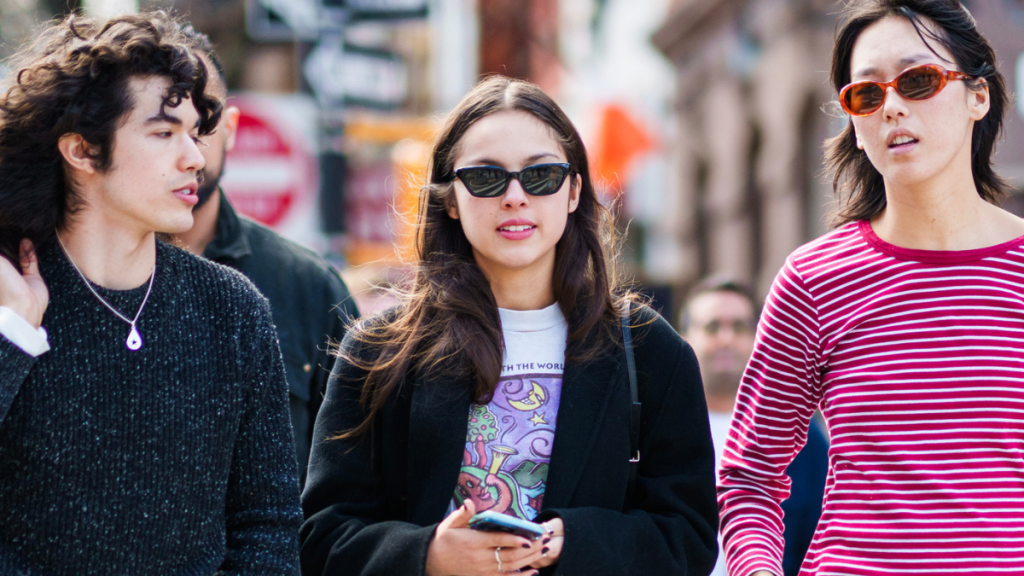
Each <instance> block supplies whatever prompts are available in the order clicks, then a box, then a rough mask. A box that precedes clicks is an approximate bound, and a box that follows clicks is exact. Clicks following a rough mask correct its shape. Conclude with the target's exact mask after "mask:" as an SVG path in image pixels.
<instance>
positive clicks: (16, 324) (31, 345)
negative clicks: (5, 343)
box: [0, 306, 50, 356]
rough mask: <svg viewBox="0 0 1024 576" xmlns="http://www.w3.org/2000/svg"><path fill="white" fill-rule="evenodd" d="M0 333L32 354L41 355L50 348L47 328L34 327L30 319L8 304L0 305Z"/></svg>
mask: <svg viewBox="0 0 1024 576" xmlns="http://www.w3.org/2000/svg"><path fill="white" fill-rule="evenodd" d="M0 335H2V336H3V337H5V338H7V339H8V340H10V341H11V343H12V344H14V345H15V346H17V347H18V348H21V349H22V350H24V351H25V353H26V354H29V355H31V356H41V355H42V354H43V353H44V352H48V351H49V350H50V340H49V338H47V336H46V328H43V327H42V326H40V327H39V328H33V327H32V325H31V324H29V323H28V320H25V319H24V318H22V317H21V316H18V314H17V313H16V312H15V311H14V310H11V309H10V308H8V307H6V306H0Z"/></svg>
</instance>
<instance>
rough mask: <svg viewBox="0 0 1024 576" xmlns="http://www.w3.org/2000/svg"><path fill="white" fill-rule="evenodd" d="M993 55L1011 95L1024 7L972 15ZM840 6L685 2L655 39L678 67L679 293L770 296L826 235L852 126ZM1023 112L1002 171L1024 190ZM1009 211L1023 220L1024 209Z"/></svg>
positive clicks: (1005, 146) (978, 8) (977, 5)
mask: <svg viewBox="0 0 1024 576" xmlns="http://www.w3.org/2000/svg"><path fill="white" fill-rule="evenodd" d="M966 4H967V5H968V7H969V8H970V9H971V11H972V13H973V14H974V16H975V17H976V19H977V20H978V23H979V26H980V27H981V28H982V30H983V32H985V33H986V35H987V36H988V37H989V39H990V40H991V41H992V43H993V45H994V46H995V48H996V50H997V53H998V55H999V58H1000V61H1001V62H1000V64H1001V66H1000V69H1001V71H1002V72H1003V74H1004V75H1006V76H1007V80H1008V84H1009V88H1010V90H1011V91H1014V92H1020V88H1019V87H1018V82H1020V80H1019V79H1018V77H1017V76H1018V74H1016V72H1017V68H1020V69H1021V71H1022V72H1024V68H1021V66H1020V65H1019V64H1018V62H1024V60H1019V58H1020V55H1021V53H1022V52H1024V2H1019V1H1016V0H1013V1H1011V0H971V1H970V2H968V3H966ZM841 5H842V3H840V2H835V1H834V0H676V1H675V2H674V3H673V7H672V10H671V13H670V15H669V16H668V18H667V19H666V20H665V22H664V23H663V25H662V26H661V28H660V29H659V30H658V31H657V32H656V33H655V34H654V36H653V42H654V44H655V45H656V46H657V47H658V48H659V49H660V50H661V51H662V52H663V53H664V54H665V55H666V56H667V57H668V58H669V59H670V60H671V61H672V63H673V65H674V66H675V71H676V78H675V87H676V95H675V102H674V108H675V122H676V123H677V125H678V130H676V131H675V134H676V138H675V140H674V141H673V142H672V144H671V158H672V161H671V162H672V170H673V172H674V173H675V175H676V177H675V178H673V179H671V180H670V182H671V185H672V186H673V189H672V193H673V194H675V195H676V196H678V197H679V198H680V201H679V202H677V203H676V204H675V205H676V206H679V207H681V209H680V210H679V211H677V212H676V213H673V214H666V218H668V219H671V220H672V221H673V223H674V225H673V227H674V229H675V230H676V234H677V236H676V240H677V241H678V242H679V243H680V246H681V252H682V254H684V255H685V257H686V259H687V261H688V262H690V265H689V266H686V267H685V270H686V271H687V274H686V275H685V277H680V278H678V279H677V282H679V283H680V284H686V283H688V282H689V281H691V280H692V279H693V278H695V277H698V276H701V275H705V274H711V273H725V274H729V275H731V276H733V277H737V278H740V279H742V280H746V281H749V282H751V283H752V284H753V285H754V286H755V287H756V289H757V291H758V292H759V293H760V294H762V295H763V294H765V293H766V292H767V289H768V287H769V286H770V284H771V281H772V279H773V278H774V276H775V274H776V273H777V271H778V270H779V268H780V267H781V266H782V264H783V263H784V261H785V258H786V256H787V255H788V254H789V253H790V252H791V251H792V250H794V249H795V248H797V247H798V246H799V245H801V244H803V243H805V242H807V241H809V240H811V239H813V238H814V237H816V236H819V235H821V234H823V233H824V232H826V231H827V229H828V226H827V222H826V219H825V216H826V214H827V212H828V210H829V204H830V202H831V200H832V190H831V181H830V180H829V179H828V177H827V175H825V174H824V173H823V172H822V166H823V164H822V143H823V141H824V140H825V139H826V138H827V137H829V136H833V135H835V134H837V133H838V132H839V131H840V130H841V129H842V127H843V126H844V125H845V122H846V119H845V118H842V117H835V116H831V115H829V114H827V113H826V112H824V111H823V110H822V108H823V104H825V103H827V102H829V101H831V100H834V99H835V93H834V91H833V89H832V87H831V85H830V83H829V72H828V71H829V68H830V54H831V49H832V42H833V38H834V31H835V25H836V15H837V12H838V10H839V9H840V8H841ZM1021 114H1022V109H1021V107H1020V106H1019V104H1018V107H1017V108H1016V109H1014V110H1010V111H1008V114H1007V122H1006V131H1005V133H1004V140H1003V141H1002V143H1001V144H1000V147H999V152H998V155H997V162H998V163H999V165H1000V172H1001V173H1003V174H1005V175H1007V176H1009V177H1011V178H1013V179H1015V181H1016V183H1017V185H1018V186H1021V185H1024V134H1022V133H1021V118H1022V116H1021ZM1008 207H1009V208H1010V209H1011V210H1014V211H1015V212H1018V213H1021V210H1020V208H1021V202H1020V197H1019V196H1018V197H1015V198H1013V199H1011V201H1010V202H1009V203H1008Z"/></svg>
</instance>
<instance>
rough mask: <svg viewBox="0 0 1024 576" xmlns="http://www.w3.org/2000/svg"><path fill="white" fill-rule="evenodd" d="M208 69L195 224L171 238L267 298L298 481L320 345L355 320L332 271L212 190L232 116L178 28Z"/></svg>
mask: <svg viewBox="0 0 1024 576" xmlns="http://www.w3.org/2000/svg"><path fill="white" fill-rule="evenodd" d="M182 31H183V32H184V33H185V36H186V37H187V38H188V39H189V40H190V41H191V45H192V48H193V49H194V50H195V51H196V52H198V53H199V54H200V57H201V58H203V60H204V62H205V63H206V65H207V68H208V69H209V70H210V76H209V81H208V82H207V88H206V91H207V93H208V94H211V95H212V96H213V97H215V98H217V99H218V100H220V101H221V102H222V103H224V104H225V106H224V112H223V113H222V114H221V117H220V122H219V123H218V124H217V129H216V130H215V131H214V132H213V133H212V134H210V135H209V136H206V137H205V138H204V139H203V140H204V144H205V146H203V147H201V148H200V150H201V151H202V153H203V157H204V158H205V159H206V167H205V168H204V169H203V181H202V182H201V183H200V184H199V191H198V197H199V203H198V204H196V206H195V208H193V210H192V215H193V218H194V220H195V224H194V225H193V226H192V229H191V230H189V231H188V232H185V233H183V234H179V235H178V238H179V239H180V240H181V241H182V242H183V243H184V244H185V246H186V247H187V248H188V249H189V250H191V251H192V252H193V253H196V254H202V255H203V256H205V257H206V258H208V259H210V260H213V261H214V262H217V263H219V264H224V265H226V266H230V267H232V268H234V269H235V270H238V271H239V272H241V273H242V274H245V275H246V277H248V278H249V279H250V280H252V282H253V284H255V285H256V287H257V288H259V289H260V292H262V293H263V295H264V296H266V297H267V299H268V300H270V310H271V313H272V314H273V316H274V325H275V326H276V327H277V334H278V338H279V339H280V343H281V352H282V354H283V355H284V370H285V375H286V376H287V378H288V391H289V399H290V405H291V414H292V433H293V436H294V441H295V458H296V461H297V462H298V465H299V480H300V483H302V482H304V481H305V478H306V463H307V462H308V461H309V448H310V443H311V440H312V438H313V422H314V421H315V420H316V413H317V411H319V409H320V404H321V402H322V401H323V393H324V390H326V389H327V378H328V377H329V376H330V373H331V365H332V364H333V362H331V361H330V356H329V355H328V342H329V341H330V342H334V343H340V342H341V339H342V338H344V336H345V325H346V323H347V322H348V321H349V320H351V319H355V318H357V317H358V316H359V311H358V310H357V309H356V305H355V302H354V301H353V300H352V297H351V296H350V295H349V291H348V288H347V287H346V286H345V283H344V282H343V281H342V279H341V277H340V276H338V272H337V271H336V270H335V269H334V267H333V266H331V265H330V264H329V263H327V261H325V260H324V259H323V258H321V257H319V256H317V255H316V254H315V253H314V252H312V251H311V250H308V249H306V248H303V247H302V246H299V245H298V244H296V243H294V242H292V241H290V240H286V239H285V238H283V237H281V236H280V235H279V234H277V233H276V232H274V231H273V230H271V229H269V228H267V227H265V226H262V225H260V224H257V223H256V222H254V221H252V220H250V219H248V218H244V217H239V216H238V214H237V213H236V212H235V209H234V208H233V207H232V206H231V203H230V202H228V199H227V196H226V195H225V194H224V192H223V190H221V188H220V179H221V176H222V175H223V174H224V159H225V157H226V156H227V152H228V150H231V149H232V148H233V147H234V145H235V134H236V132H237V130H238V119H239V116H240V112H239V110H238V108H237V107H235V106H231V105H228V104H227V102H226V101H227V96H228V89H227V79H226V78H225V76H224V70H223V68H222V67H221V65H220V61H219V60H218V59H217V54H216V53H215V52H214V50H213V45H212V44H211V43H210V39H209V38H208V37H207V36H206V35H205V34H203V33H201V32H198V31H196V30H195V29H194V28H192V27H191V26H185V27H183V30H182Z"/></svg>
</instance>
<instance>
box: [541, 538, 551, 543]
mask: <svg viewBox="0 0 1024 576" xmlns="http://www.w3.org/2000/svg"><path fill="white" fill-rule="evenodd" d="M548 542H551V538H545V539H544V540H542V541H541V544H547V543H548Z"/></svg>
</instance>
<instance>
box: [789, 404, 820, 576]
mask: <svg viewBox="0 0 1024 576" xmlns="http://www.w3.org/2000/svg"><path fill="white" fill-rule="evenodd" d="M786 474H788V475H789V477H790V479H791V480H792V484H791V485H790V490H789V498H787V499H785V500H783V501H782V512H783V525H784V527H785V531H784V533H783V537H784V539H785V542H786V548H785V550H783V552H782V571H783V572H784V573H785V576H797V574H798V573H799V572H800V565H801V564H802V563H803V561H804V556H805V555H806V554H807V548H809V547H810V545H811V539H812V538H813V537H814V531H815V530H816V529H817V528H818V519H819V518H821V500H822V498H824V497H825V477H826V476H828V439H827V438H826V437H825V433H824V432H822V431H821V424H819V423H818V418H817V417H815V418H813V419H812V420H811V426H810V427H809V428H808V429H807V443H806V444H804V447H803V448H802V449H801V450H800V452H798V453H797V455H796V458H794V459H793V462H791V463H790V465H789V468H786Z"/></svg>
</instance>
